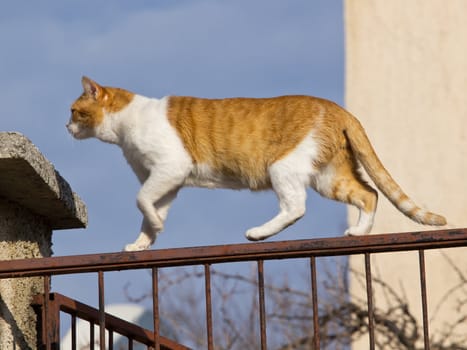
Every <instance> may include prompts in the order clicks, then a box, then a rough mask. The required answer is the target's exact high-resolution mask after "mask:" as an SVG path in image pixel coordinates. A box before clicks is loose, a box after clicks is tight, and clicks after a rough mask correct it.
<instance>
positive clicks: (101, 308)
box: [97, 270, 105, 350]
mask: <svg viewBox="0 0 467 350" xmlns="http://www.w3.org/2000/svg"><path fill="white" fill-rule="evenodd" d="M97 275H98V279H99V346H100V349H101V350H105V295H104V294H105V293H104V292H105V291H104V272H103V271H102V270H101V271H99V272H98V273H97Z"/></svg>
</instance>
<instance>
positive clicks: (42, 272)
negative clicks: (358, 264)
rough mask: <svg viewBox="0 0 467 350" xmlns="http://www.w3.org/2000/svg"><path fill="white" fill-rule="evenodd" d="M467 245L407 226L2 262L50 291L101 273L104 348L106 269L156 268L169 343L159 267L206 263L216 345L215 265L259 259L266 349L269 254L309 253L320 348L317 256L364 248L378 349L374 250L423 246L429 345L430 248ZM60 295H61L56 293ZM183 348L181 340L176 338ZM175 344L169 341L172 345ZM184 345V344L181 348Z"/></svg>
mask: <svg viewBox="0 0 467 350" xmlns="http://www.w3.org/2000/svg"><path fill="white" fill-rule="evenodd" d="M465 246H467V229H451V230H437V231H426V232H408V233H398V234H384V235H367V236H351V237H341V238H325V239H311V240H297V241H284V242H266V243H254V244H252V243H246V244H236V245H225V246H208V247H195V248H177V249H162V250H152V251H144V252H134V253H133V252H125V253H108V254H95V255H80V256H68V257H52V258H42V259H28V260H14V261H1V262H0V278H15V277H32V276H44V277H45V279H44V281H45V282H44V286H45V295H46V296H47V295H49V293H50V291H49V286H50V278H51V276H53V275H63V274H77V273H88V272H93V273H97V277H98V286H99V287H98V289H99V290H98V292H99V309H98V310H96V313H94V316H93V321H92V322H95V323H96V324H99V327H100V334H99V336H100V348H101V349H105V348H106V344H105V341H106V339H105V329H106V328H108V326H109V324H110V323H112V322H113V321H112V318H111V317H110V316H109V315H106V313H105V306H104V305H105V300H104V286H105V285H104V272H107V271H115V270H129V269H148V268H149V269H151V270H152V288H153V316H154V317H153V319H154V331H153V334H152V335H151V336H149V338H150V339H149V344H148V348H154V349H157V350H159V349H164V348H165V346H166V345H167V344H165V343H164V341H165V340H164V338H162V337H161V336H160V334H159V320H160V317H159V305H158V300H159V298H158V297H159V295H158V294H159V288H158V269H159V268H163V267H173V266H191V265H201V266H204V279H205V302H206V328H207V334H206V338H207V344H208V350H211V349H214V343H213V342H214V341H213V322H212V300H211V265H212V264H220V263H230V262H239V261H256V263H257V273H258V304H259V320H260V335H259V336H260V339H261V349H267V337H266V328H267V324H266V311H265V310H266V308H265V298H264V271H263V262H264V261H265V260H275V259H291V258H306V259H309V265H310V275H311V296H312V313H313V332H314V336H313V346H314V349H320V329H319V328H320V325H319V320H318V292H317V289H318V286H317V282H316V281H317V277H316V276H317V273H318V272H317V269H316V258H318V257H325V256H338V255H354V254H362V255H364V257H365V275H366V289H367V304H368V321H369V344H370V349H375V335H374V330H375V325H374V306H373V302H372V300H373V288H372V269H371V264H370V257H371V255H372V254H376V253H383V252H396V251H413V250H415V251H418V254H419V269H420V286H421V299H422V316H423V317H422V323H423V332H424V349H425V350H428V349H430V339H429V324H428V307H427V300H426V292H427V290H426V289H427V287H426V271H425V255H424V252H425V250H427V249H437V248H449V247H465ZM55 296H56V295H55ZM51 308H56V306H53V305H52V304H51V300H50V297H49V298H47V297H45V298H43V309H44V310H45V313H44V315H45V316H44V318H45V319H44V320H43V323H44V324H45V325H49V322H50V320H48V319H47V318H48V317H51V313H50V312H48V310H50V309H51ZM46 338H47V339H46V344H45V345H46V349H47V350H48V349H53V348H54V347H53V344H52V342H51V340H50V338H49V337H46ZM172 346H174V347H173V349H179V348H177V347H176V346H179V345H178V344H172ZM169 348H170V347H169ZM181 348H183V347H181V345H180V349H181Z"/></svg>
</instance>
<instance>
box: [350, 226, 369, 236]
mask: <svg viewBox="0 0 467 350" xmlns="http://www.w3.org/2000/svg"><path fill="white" fill-rule="evenodd" d="M367 233H368V232H367V230H365V229H362V228H361V227H358V226H352V227H349V228H348V229H347V230H345V232H344V235H345V236H360V235H366V234H367Z"/></svg>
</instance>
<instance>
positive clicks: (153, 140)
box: [67, 77, 446, 251]
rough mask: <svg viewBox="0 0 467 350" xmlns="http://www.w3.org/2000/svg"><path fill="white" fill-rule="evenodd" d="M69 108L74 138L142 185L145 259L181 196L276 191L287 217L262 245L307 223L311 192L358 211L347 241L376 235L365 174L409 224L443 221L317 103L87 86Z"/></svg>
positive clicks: (256, 231)
mask: <svg viewBox="0 0 467 350" xmlns="http://www.w3.org/2000/svg"><path fill="white" fill-rule="evenodd" d="M82 84H83V88H84V92H83V94H82V95H81V96H80V97H79V98H78V99H77V100H76V101H75V102H74V103H73V105H72V107H71V113H72V115H71V119H70V121H69V123H68V124H67V128H68V130H69V132H70V133H71V134H72V135H73V136H74V137H75V138H77V139H84V138H89V137H97V138H98V139H100V140H102V141H104V142H109V143H114V144H117V145H119V146H120V147H121V148H122V150H123V154H124V155H125V157H126V159H127V161H128V163H129V164H130V165H131V167H132V168H133V170H134V172H135V173H136V176H137V177H138V179H139V181H140V182H141V184H142V187H141V190H140V191H139V193H138V196H137V204H138V208H139V209H140V210H141V212H142V214H143V216H144V219H143V223H142V226H141V233H140V235H139V237H138V238H137V239H136V241H135V242H134V243H132V244H128V245H127V246H126V247H125V250H126V251H135V250H144V249H147V248H148V247H150V246H151V244H153V243H154V241H155V239H156V236H157V234H158V233H159V232H161V230H162V229H163V224H164V221H165V219H166V217H167V213H168V210H169V207H170V204H171V203H172V201H173V200H174V198H175V197H176V195H177V192H178V191H179V189H180V188H181V187H183V186H199V187H207V188H231V189H243V188H249V189H251V190H254V191H257V190H265V189H272V190H273V191H274V192H275V193H276V194H277V197H278V199H279V206H280V211H279V213H278V215H277V216H275V217H274V218H273V219H271V220H270V221H268V222H266V223H265V224H263V225H261V226H258V227H254V228H251V229H249V230H248V231H247V232H246V237H247V238H248V239H249V240H253V241H256V240H262V239H265V238H267V237H270V236H272V235H274V234H276V233H278V232H279V231H281V230H283V229H284V228H286V227H287V226H289V225H291V224H293V223H294V222H295V221H296V220H298V219H300V218H301V217H302V216H303V215H304V214H305V199H306V189H307V187H309V186H311V187H312V188H314V189H315V190H316V191H318V192H319V193H320V194H321V195H323V196H325V197H328V198H331V199H335V200H338V201H341V202H345V203H348V204H353V205H354V206H356V207H357V208H359V209H360V216H359V219H358V222H357V224H356V225H355V226H353V227H350V228H349V229H348V230H347V231H346V234H366V233H369V232H370V230H371V228H372V225H373V219H374V215H375V210H376V202H377V192H376V191H375V190H374V189H373V188H371V187H370V186H369V185H368V184H367V183H366V182H365V181H363V180H362V177H361V175H360V173H359V164H362V165H363V168H364V169H365V170H366V172H367V173H368V175H369V176H370V178H371V179H372V180H373V182H374V183H375V184H376V186H377V187H378V188H379V189H380V190H381V192H382V193H383V194H384V195H385V196H386V197H387V198H388V199H389V200H390V201H391V202H392V203H393V204H394V206H395V207H396V208H397V209H399V210H400V211H401V212H402V213H404V214H405V215H406V216H408V217H409V218H411V219H412V220H414V221H416V222H419V223H422V224H427V225H445V224H446V220H445V218H444V217H442V216H440V215H437V214H433V213H430V212H428V211H426V210H424V209H422V208H420V207H418V206H417V205H416V204H415V203H414V202H413V201H412V200H411V199H410V198H409V197H408V196H407V195H406V194H405V193H404V192H403V191H402V189H401V188H400V187H399V185H398V184H397V183H396V182H395V181H394V180H393V179H392V177H391V175H390V174H389V173H388V172H387V170H386V169H385V168H384V167H383V165H382V164H381V162H380V160H379V159H378V157H377V156H376V154H375V152H374V150H373V148H372V146H371V144H370V142H369V140H368V138H367V136H366V134H365V131H364V129H363V128H362V126H361V125H360V123H359V122H358V120H357V119H356V118H355V117H353V116H352V115H351V114H350V113H349V112H347V111H345V110H344V109H343V108H341V107H339V106H338V105H336V104H335V103H333V102H330V101H327V100H324V99H320V98H315V97H310V96H281V97H275V98H258V99H255V98H226V99H202V98H194V97H179V96H169V97H164V98H162V99H154V98H147V97H144V96H140V95H137V94H134V93H132V92H129V91H126V90H123V89H119V88H112V87H104V86H101V85H99V84H97V83H96V82H94V81H92V80H91V79H89V78H86V77H83V79H82Z"/></svg>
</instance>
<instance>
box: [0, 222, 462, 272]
mask: <svg viewBox="0 0 467 350" xmlns="http://www.w3.org/2000/svg"><path fill="white" fill-rule="evenodd" d="M466 245H467V228H462V229H448V230H433V231H422V232H406V233H397V234H378V235H365V236H348V237H339V238H320V239H309V240H294V241H282V242H265V243H243V244H233V245H218V246H204V247H190V248H174V249H159V250H149V251H142V252H120V253H105V254H91V255H74V256H63V257H50V258H38V259H18V260H8V261H0V278H14V277H33V276H42V275H61V274H73V273H85V272H97V271H112V270H128V269H141V268H151V267H171V266H187V265H201V264H216V263H226V262H236V261H254V260H259V259H261V260H273V259H290V258H300V257H310V256H315V257H321V256H336V255H353V254H364V253H370V254H371V253H381V252H392V251H400V250H404V251H407V250H420V249H436V248H449V247H459V246H466Z"/></svg>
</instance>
